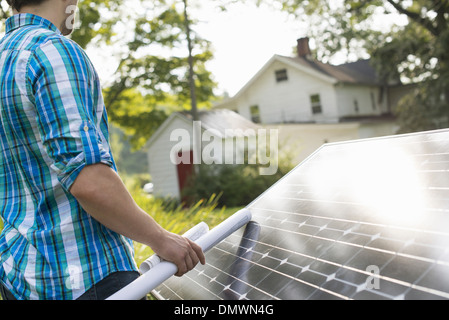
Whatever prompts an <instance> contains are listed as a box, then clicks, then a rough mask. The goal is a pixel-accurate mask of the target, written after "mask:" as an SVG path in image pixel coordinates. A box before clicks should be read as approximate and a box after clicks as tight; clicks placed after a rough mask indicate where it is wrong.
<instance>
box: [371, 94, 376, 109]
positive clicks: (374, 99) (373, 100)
mask: <svg viewBox="0 0 449 320" xmlns="http://www.w3.org/2000/svg"><path fill="white" fill-rule="evenodd" d="M371 105H372V107H373V110H376V97H375V96H374V93H373V92H371Z"/></svg>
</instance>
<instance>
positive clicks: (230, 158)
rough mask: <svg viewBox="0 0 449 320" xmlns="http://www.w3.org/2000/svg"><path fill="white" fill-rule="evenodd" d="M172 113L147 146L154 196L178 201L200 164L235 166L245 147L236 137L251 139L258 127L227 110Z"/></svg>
mask: <svg viewBox="0 0 449 320" xmlns="http://www.w3.org/2000/svg"><path fill="white" fill-rule="evenodd" d="M198 115H199V121H198V122H194V121H193V120H192V117H191V115H190V114H189V113H178V112H176V113H172V114H171V115H170V117H169V118H168V119H167V120H166V121H165V122H164V123H163V124H162V125H161V126H160V127H159V128H158V130H157V131H156V132H155V133H154V134H153V135H152V137H151V138H150V140H149V141H148V142H147V144H146V148H147V150H148V161H149V171H150V175H151V177H152V182H153V185H154V192H153V193H154V195H156V196H160V197H170V198H177V199H180V198H181V192H182V190H183V188H184V187H185V186H186V183H187V180H188V178H189V177H190V175H191V174H192V173H193V170H195V164H200V163H206V164H211V163H217V164H218V163H229V164H233V163H238V161H239V159H237V158H238V155H241V154H243V153H244V152H245V149H246V148H247V145H241V144H238V143H237V139H238V138H245V137H246V138H248V139H249V138H253V137H255V136H256V135H257V132H258V130H259V126H258V125H256V124H254V123H253V122H251V121H248V120H247V119H245V118H244V117H242V116H241V115H239V114H237V113H235V112H233V111H230V110H212V111H201V112H199V114H198Z"/></svg>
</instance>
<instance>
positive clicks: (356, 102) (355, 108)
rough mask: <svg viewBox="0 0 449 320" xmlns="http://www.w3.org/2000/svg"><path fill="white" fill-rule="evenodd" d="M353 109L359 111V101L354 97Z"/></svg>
mask: <svg viewBox="0 0 449 320" xmlns="http://www.w3.org/2000/svg"><path fill="white" fill-rule="evenodd" d="M354 111H355V112H356V113H358V112H359V111H360V108H359V102H358V101H357V99H354Z"/></svg>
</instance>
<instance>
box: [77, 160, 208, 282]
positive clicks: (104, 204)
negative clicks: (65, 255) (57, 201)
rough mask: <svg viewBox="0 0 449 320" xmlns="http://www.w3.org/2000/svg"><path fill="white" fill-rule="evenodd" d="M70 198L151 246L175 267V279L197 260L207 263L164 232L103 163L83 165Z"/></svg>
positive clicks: (189, 246)
mask: <svg viewBox="0 0 449 320" xmlns="http://www.w3.org/2000/svg"><path fill="white" fill-rule="evenodd" d="M70 192H71V193H72V195H73V196H74V197H75V198H76V199H77V200H78V202H79V203H80V204H81V206H82V207H83V209H84V210H85V211H86V212H87V213H88V214H90V215H91V216H92V217H93V218H94V219H95V220H97V221H98V222H100V223H101V224H103V225H104V226H106V227H108V228H109V229H111V230H113V231H115V232H117V233H120V234H122V235H124V236H126V237H128V238H130V239H132V240H134V241H137V242H140V243H143V244H146V245H148V246H150V247H151V248H152V249H153V250H154V252H156V253H157V254H159V255H160V256H161V257H162V258H163V259H165V260H168V261H171V262H173V263H175V264H176V266H177V267H178V272H177V274H176V275H177V276H181V275H183V274H184V273H186V272H187V271H189V270H191V269H192V268H193V267H194V266H195V265H196V264H197V263H198V262H199V261H200V262H201V263H202V264H204V263H206V261H205V257H204V254H203V252H202V250H201V248H200V247H199V246H198V245H197V244H195V243H194V242H192V241H190V240H188V239H186V238H183V237H181V236H178V235H175V234H173V233H171V232H168V231H166V230H165V229H163V228H162V227H161V226H160V225H159V224H158V223H157V222H156V221H155V220H154V219H153V218H152V217H151V216H149V215H148V214H147V213H146V212H145V211H143V210H142V209H141V208H140V207H139V206H138V205H137V204H136V203H135V201H134V199H133V198H132V197H131V195H130V194H129V192H128V190H127V189H126V187H125V185H124V184H123V182H122V180H121V179H120V177H119V176H118V174H117V173H116V172H115V171H114V170H112V169H111V168H109V167H108V166H106V165H103V164H94V165H90V166H86V167H84V168H83V170H81V172H80V174H79V175H78V177H77V178H76V180H75V182H74V183H73V184H72V187H71V188H70Z"/></svg>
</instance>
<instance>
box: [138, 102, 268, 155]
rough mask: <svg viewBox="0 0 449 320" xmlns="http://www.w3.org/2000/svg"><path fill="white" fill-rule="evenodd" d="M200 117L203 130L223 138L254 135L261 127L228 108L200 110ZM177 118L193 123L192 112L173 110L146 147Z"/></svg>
mask: <svg viewBox="0 0 449 320" xmlns="http://www.w3.org/2000/svg"><path fill="white" fill-rule="evenodd" d="M198 117H199V121H200V124H201V128H202V129H203V130H210V132H211V133H212V134H214V135H215V136H217V137H219V138H222V139H224V138H233V137H245V136H253V135H256V134H257V130H258V129H260V126H258V125H257V124H255V123H253V122H251V121H249V120H247V119H246V118H244V117H242V116H241V115H239V114H238V113H236V112H234V111H232V110H227V109H216V110H208V111H199V112H198ZM175 119H179V120H181V121H183V122H185V123H186V124H189V125H193V120H192V115H191V114H190V112H187V111H185V112H173V113H172V114H171V115H170V116H169V117H168V119H167V120H165V121H164V123H162V124H161V125H160V126H159V128H158V129H157V130H156V132H155V133H154V134H153V135H152V136H151V138H150V139H149V140H148V142H147V143H146V145H145V146H146V149H148V148H149V147H150V146H151V145H152V144H153V143H154V142H155V141H156V140H157V139H158V137H159V136H160V135H161V133H162V132H163V131H164V130H165V129H166V128H167V127H169V125H170V123H172V122H173V121H174V120H175Z"/></svg>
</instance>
